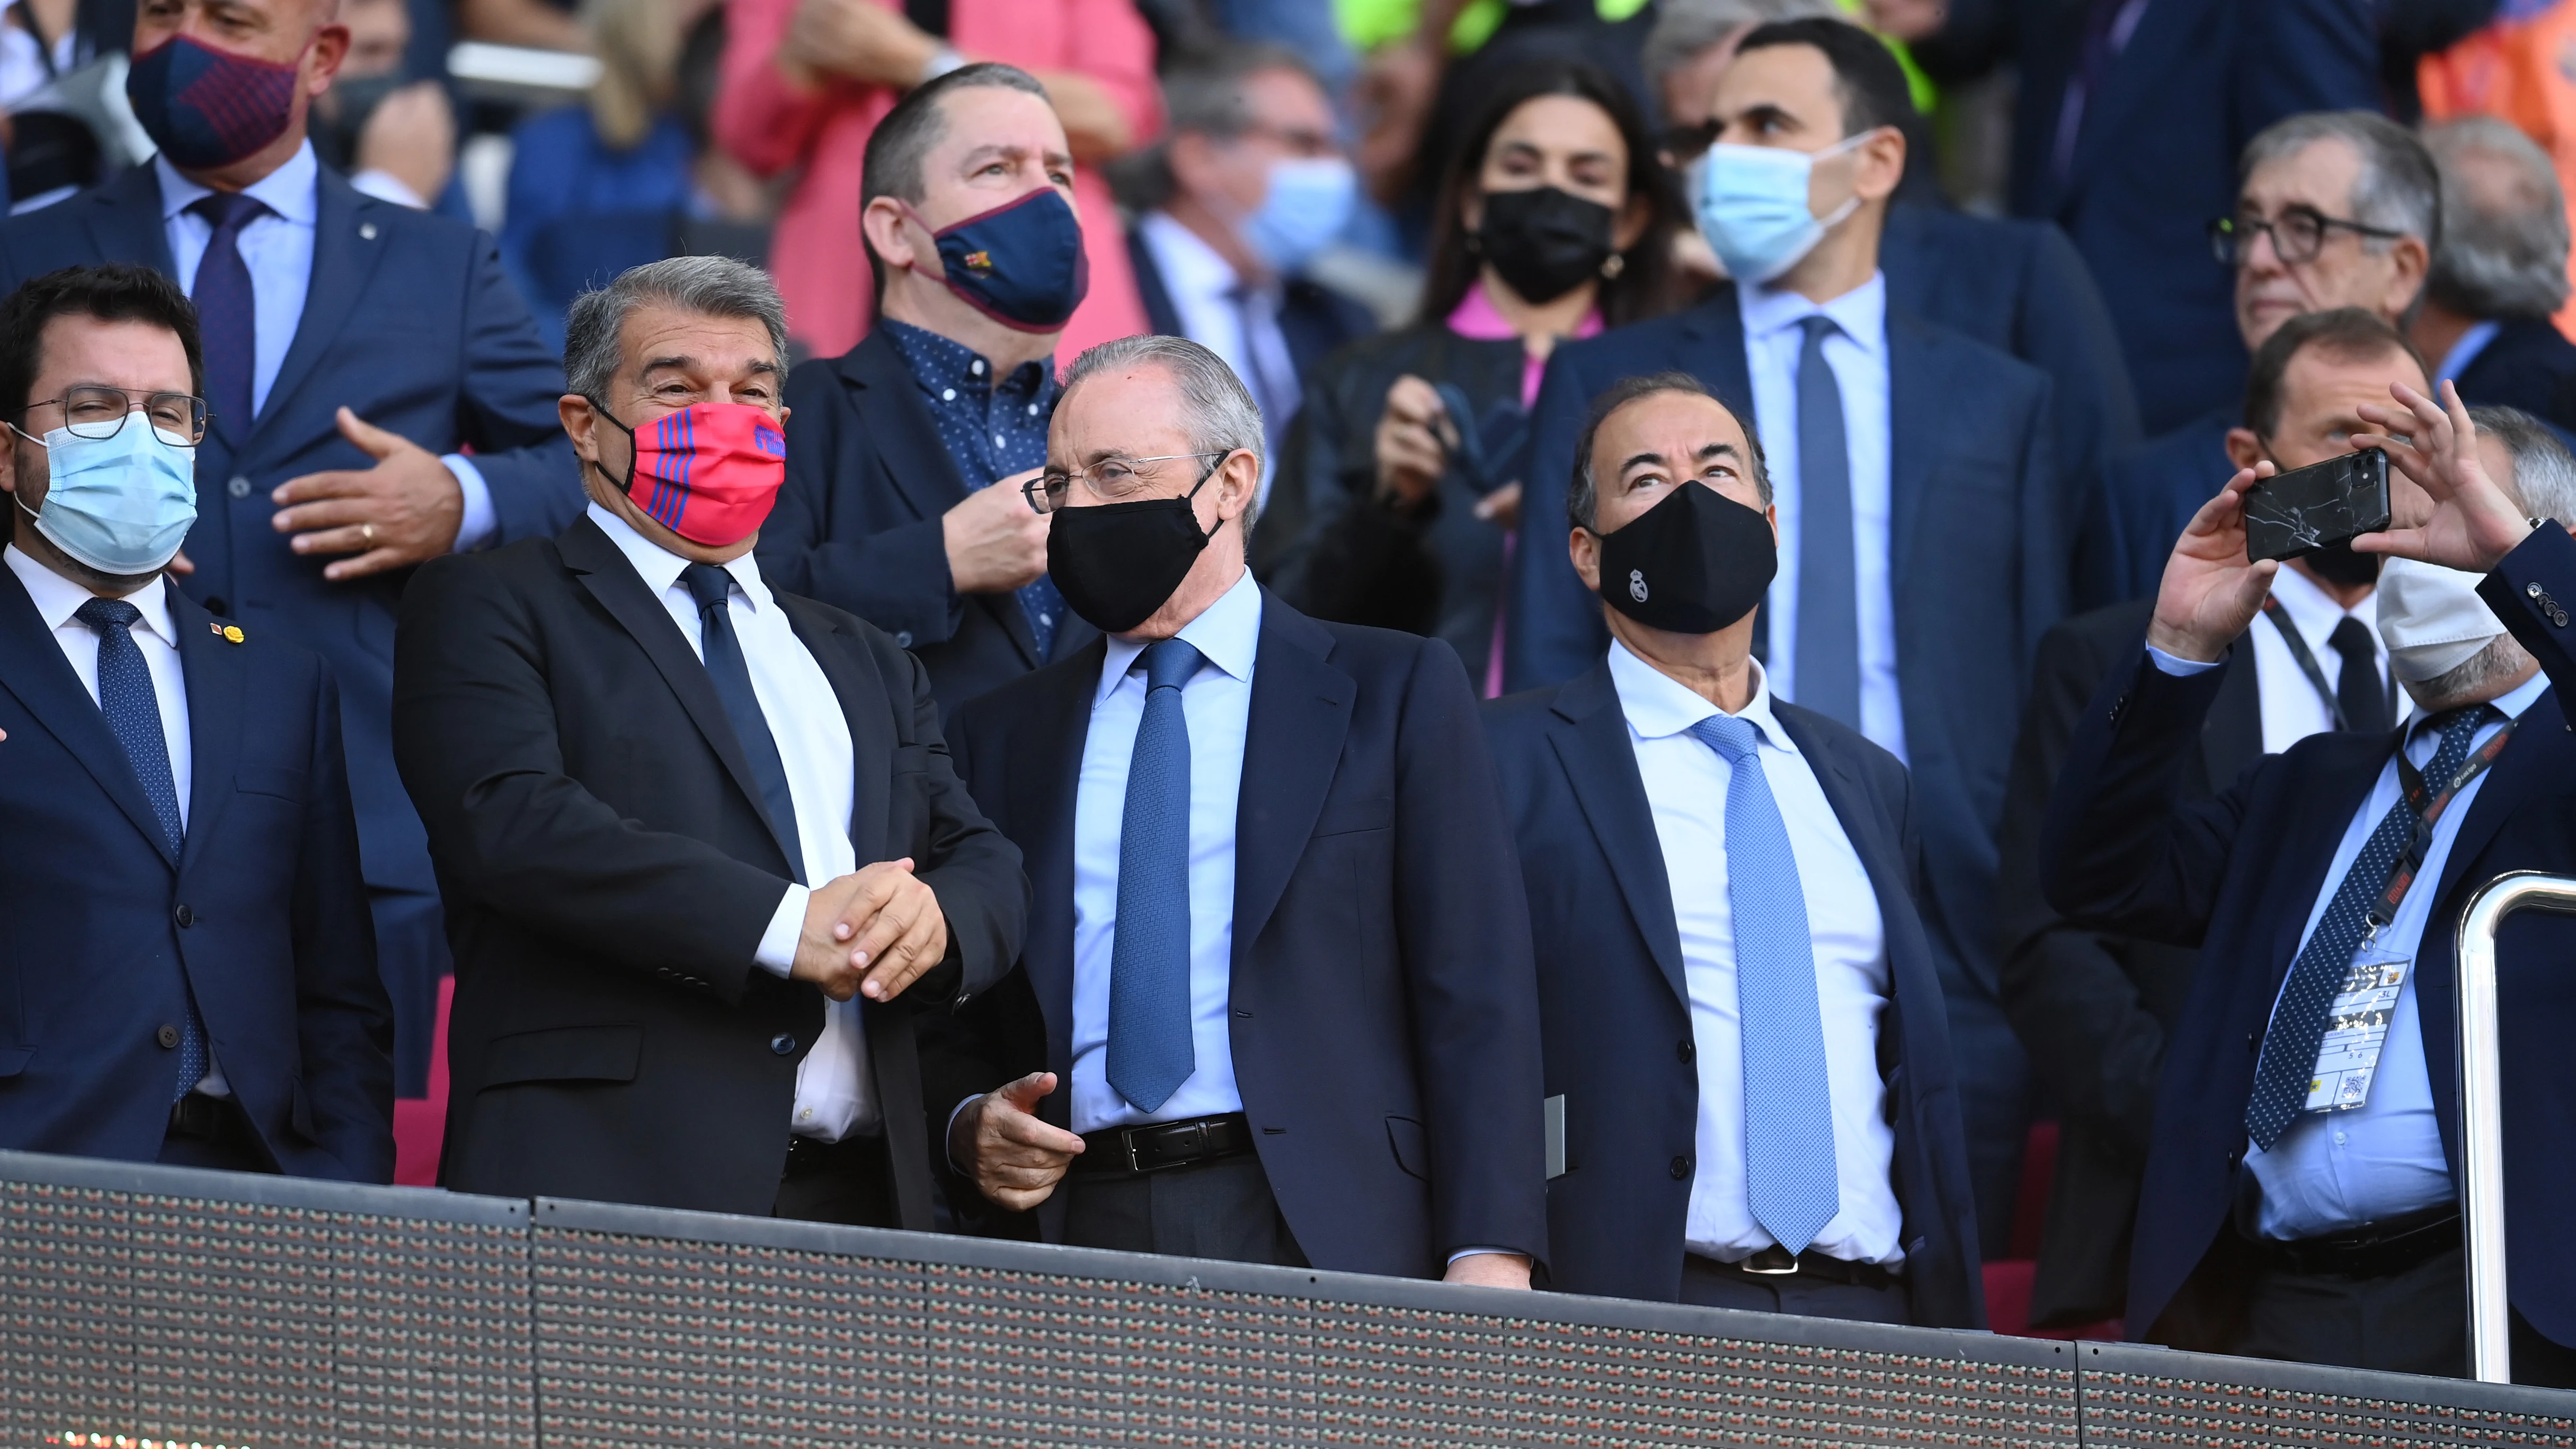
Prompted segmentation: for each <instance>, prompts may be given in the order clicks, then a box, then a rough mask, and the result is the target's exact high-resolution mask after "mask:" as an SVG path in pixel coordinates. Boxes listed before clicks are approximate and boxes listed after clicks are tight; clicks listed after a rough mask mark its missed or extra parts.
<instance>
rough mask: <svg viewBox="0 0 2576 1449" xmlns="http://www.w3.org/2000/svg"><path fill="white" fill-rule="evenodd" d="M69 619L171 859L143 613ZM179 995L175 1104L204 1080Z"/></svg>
mask: <svg viewBox="0 0 2576 1449" xmlns="http://www.w3.org/2000/svg"><path fill="white" fill-rule="evenodd" d="M72 617H73V618H75V619H78V620H80V621H81V622H82V623H84V624H87V625H88V626H90V628H91V629H93V630H95V631H96V632H97V634H98V709H99V713H101V714H103V715H105V716H107V728H108V730H109V732H110V733H112V734H114V735H115V736H116V742H117V743H118V744H119V745H122V746H123V747H124V748H125V762H126V763H127V764H129V765H131V766H133V767H134V778H135V779H136V780H137V781H139V782H140V783H141V784H142V786H143V798H144V799H146V800H149V801H151V802H152V814H153V815H154V817H155V818H157V819H158V820H160V822H161V834H162V836H163V837H164V840H165V843H166V844H168V845H169V847H170V856H171V858H172V859H174V860H175V859H177V858H178V855H179V849H180V847H181V846H182V845H183V844H185V843H186V834H185V832H184V831H182V830H181V828H180V826H179V787H178V785H177V783H176V782H175V781H174V780H173V779H172V778H171V774H170V743H169V740H170V737H169V736H168V735H165V734H163V733H162V732H161V697H160V696H159V695H158V694H157V693H155V692H154V691H153V688H152V669H151V666H150V665H147V664H145V663H144V662H143V650H142V648H141V647H140V646H138V645H137V644H136V643H135V642H134V635H133V634H132V632H130V631H131V630H132V629H133V628H134V625H135V623H136V621H138V620H140V619H141V618H142V617H143V611H142V610H141V609H138V608H136V607H134V606H133V605H132V604H129V603H127V602H125V601H124V600H123V599H92V600H90V601H89V602H88V603H86V604H83V605H81V606H80V607H79V608H78V609H75V610H73V611H72ZM179 994H180V995H181V996H182V997H183V998H185V999H186V1002H187V1007H188V1020H187V1024H186V1026H185V1027H184V1028H183V1029H182V1030H181V1033H180V1036H179V1081H178V1085H177V1086H176V1088H174V1089H173V1090H172V1091H171V1093H170V1100H171V1101H173V1102H175V1101H178V1100H179V1099H180V1098H181V1097H184V1096H186V1095H188V1093H190V1092H192V1091H194V1090H196V1086H197V1083H198V1081H199V1080H200V1079H202V1078H203V1077H204V1076H205V1075H206V1023H205V1019H204V1018H203V1017H201V1016H199V1015H198V1014H197V995H196V992H195V990H194V989H193V988H192V987H190V986H189V985H188V973H187V970H186V968H185V967H182V968H181V969H180V972H179Z"/></svg>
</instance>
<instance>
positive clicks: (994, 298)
mask: <svg viewBox="0 0 2576 1449" xmlns="http://www.w3.org/2000/svg"><path fill="white" fill-rule="evenodd" d="M913 220H914V221H916V222H920V223H921V225H922V226H923V227H924V228H925V229H926V228H928V227H929V225H930V223H928V222H926V221H921V214H920V213H919V212H914V213H913ZM931 238H932V240H934V241H936V242H937V243H938V244H939V266H940V269H941V271H942V272H943V273H944V274H945V275H944V277H943V280H945V281H946V282H947V284H948V290H949V291H951V292H954V293H956V294H957V296H958V299H959V300H961V301H963V302H964V303H965V304H966V305H967V306H969V307H972V308H974V309H975V310H976V311H978V312H981V313H983V314H984V315H985V316H987V317H990V318H992V319H993V320H994V321H996V322H999V323H1001V324H1002V325H1003V326H1005V327H1009V328H1013V329H1015V330H1017V331H1021V332H1060V331H1062V330H1064V324H1065V322H1066V321H1067V320H1068V319H1070V318H1071V317H1072V316H1073V309H1074V308H1076V307H1079V306H1081V305H1082V299H1083V298H1084V297H1085V296H1087V295H1089V294H1090V291H1091V259H1090V258H1089V257H1088V256H1087V255H1085V254H1084V252H1083V250H1082V223H1081V221H1080V220H1078V219H1077V218H1076V217H1075V216H1074V214H1073V208H1072V207H1071V206H1069V205H1067V204H1065V199H1064V198H1063V197H1062V196H1061V195H1058V194H1057V192H1056V190H1055V188H1054V187H1052V186H1041V187H1039V188H1038V189H1037V190H1035V191H1032V192H1030V193H1029V194H1028V195H1026V196H1022V197H1018V198H1015V199H1013V200H1010V201H1006V202H1003V203H1002V204H1001V205H1000V206H997V207H994V208H993V209H992V210H990V211H982V212H977V213H976V214H975V215H973V216H970V217H968V218H966V219H965V220H964V221H961V222H958V223H957V224H956V225H954V226H950V227H947V228H944V229H942V230H938V231H933V232H931Z"/></svg>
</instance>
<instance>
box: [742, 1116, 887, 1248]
mask: <svg viewBox="0 0 2576 1449" xmlns="http://www.w3.org/2000/svg"><path fill="white" fill-rule="evenodd" d="M769 1215H770V1216H771V1217H776V1218H793V1219H795V1220H796V1221H798V1222H804V1223H842V1224H845V1225H847V1226H850V1227H854V1228H895V1227H901V1226H903V1223H902V1219H901V1217H900V1215H899V1212H898V1210H897V1208H896V1206H895V1195H894V1165H893V1164H892V1163H891V1162H889V1161H887V1159H886V1140H885V1137H884V1136H883V1135H882V1134H880V1135H878V1136H875V1137H845V1138H843V1139H842V1140H840V1141H838V1142H832V1143H824V1142H817V1141H815V1140H813V1139H812V1138H806V1137H794V1138H789V1139H788V1148H787V1167H786V1170H785V1171H784V1172H783V1173H782V1174H781V1175H780V1176H779V1179H778V1200H777V1201H776V1202H775V1203H774V1204H773V1205H772V1206H771V1207H770V1209H769Z"/></svg>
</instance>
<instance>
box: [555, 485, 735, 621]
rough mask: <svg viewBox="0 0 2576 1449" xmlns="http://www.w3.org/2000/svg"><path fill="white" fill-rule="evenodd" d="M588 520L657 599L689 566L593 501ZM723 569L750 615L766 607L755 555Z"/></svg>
mask: <svg viewBox="0 0 2576 1449" xmlns="http://www.w3.org/2000/svg"><path fill="white" fill-rule="evenodd" d="M590 521H591V522H593V523H596V524H598V525H599V531H600V532H602V533H605V534H607V535H608V541H609V542H610V543H613V544H615V545H617V551H618V552H619V553H622V554H624V555H626V561H627V562H628V563H630V564H632V565H634V567H635V572H636V574H637V575H638V576H639V577H641V578H642V579H643V580H644V584H645V587H647V588H650V589H651V590H652V591H653V597H655V598H657V599H658V598H660V597H661V596H662V595H664V594H666V593H669V592H670V591H671V588H672V586H673V585H675V584H677V583H679V582H680V570H682V569H684V568H687V567H688V566H689V561H688V560H687V559H684V558H682V557H680V556H679V555H678V554H676V553H673V552H671V551H670V550H669V549H667V548H664V547H662V546H661V545H660V544H658V543H655V542H654V541H653V540H651V539H649V538H646V537H645V536H644V535H642V534H640V533H638V532H636V531H635V525H633V524H631V523H628V522H627V521H626V520H625V519H623V518H620V517H618V516H617V515H616V514H615V513H612V512H610V511H609V510H608V509H607V508H605V507H602V506H601V504H600V502H599V500H598V499H596V498H594V499H592V500H591V502H590ZM723 568H724V571H725V572H726V573H727V574H730V575H732V576H733V586H734V587H735V588H737V589H740V590H742V596H743V597H744V598H745V599H748V600H750V601H751V609H752V612H753V613H755V614H756V613H758V612H760V611H761V610H763V609H766V608H768V607H769V586H768V585H767V584H764V583H762V582H761V581H760V562H759V556H758V555H756V554H751V553H746V554H744V555H743V556H742V557H740V558H738V559H735V560H734V561H733V562H731V563H729V564H725V565H723Z"/></svg>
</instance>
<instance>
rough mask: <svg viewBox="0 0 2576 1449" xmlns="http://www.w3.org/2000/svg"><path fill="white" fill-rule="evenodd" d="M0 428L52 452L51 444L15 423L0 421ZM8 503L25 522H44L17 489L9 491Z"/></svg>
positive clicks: (49, 452) (41, 516)
mask: <svg viewBox="0 0 2576 1449" xmlns="http://www.w3.org/2000/svg"><path fill="white" fill-rule="evenodd" d="M0 427H6V428H7V429H8V430H9V431H11V432H13V433H16V434H17V435H18V436H19V437H22V438H25V439H26V440H27V441H28V442H30V443H33V444H35V445H36V446H37V447H39V448H42V449H44V450H45V452H46V453H48V454H51V453H52V452H53V451H54V445H53V444H51V443H48V442H46V441H45V440H44V439H42V438H39V437H37V436H36V435H35V434H33V433H30V432H28V431H27V430H26V429H25V428H22V427H20V426H18V425H17V424H16V423H12V422H8V421H6V420H0ZM13 471H14V470H13ZM9 501H10V502H12V503H14V504H17V505H18V511H19V512H20V513H23V514H25V515H27V520H28V521H29V522H30V523H41V522H43V521H44V515H42V514H40V513H38V512H37V511H36V510H35V509H32V508H29V507H28V506H27V500H26V499H25V498H24V497H23V496H21V495H20V494H19V492H18V490H17V489H15V488H12V489H10V490H9Z"/></svg>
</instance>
